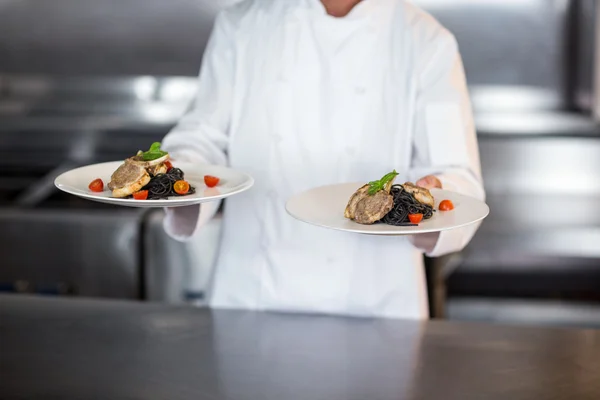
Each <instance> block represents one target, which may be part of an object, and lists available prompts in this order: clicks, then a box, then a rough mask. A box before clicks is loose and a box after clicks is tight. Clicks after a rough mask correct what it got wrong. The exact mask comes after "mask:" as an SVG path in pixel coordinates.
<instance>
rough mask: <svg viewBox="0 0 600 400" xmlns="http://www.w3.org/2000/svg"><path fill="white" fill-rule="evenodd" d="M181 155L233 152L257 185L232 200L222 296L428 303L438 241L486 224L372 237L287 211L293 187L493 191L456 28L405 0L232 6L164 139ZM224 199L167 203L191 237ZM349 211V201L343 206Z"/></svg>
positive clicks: (263, 303)
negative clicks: (376, 183) (385, 184)
mask: <svg viewBox="0 0 600 400" xmlns="http://www.w3.org/2000/svg"><path fill="white" fill-rule="evenodd" d="M163 147H164V148H165V149H166V150H168V151H169V152H170V153H171V155H172V158H173V159H174V161H175V162H178V161H180V162H192V163H209V164H215V165H228V166H231V167H233V168H235V169H238V170H242V171H245V172H247V173H249V174H251V175H252V176H253V177H254V178H255V180H256V184H255V186H254V187H253V189H252V190H250V191H248V192H246V193H244V194H242V195H239V196H234V197H232V198H231V199H229V200H227V202H226V204H225V211H224V215H223V224H224V225H223V233H222V238H221V244H220V250H219V253H218V256H217V261H216V265H215V267H214V268H215V270H214V274H213V280H212V284H211V287H210V291H209V299H210V304H211V306H212V307H218V308H238V309H253V310H273V311H285V312H308V313H324V314H341V315H353V316H376V317H388V318H413V319H424V318H427V317H428V311H427V310H428V307H427V295H426V286H425V277H424V266H423V253H426V254H428V255H429V256H432V257H435V256H441V255H444V254H448V253H451V252H455V251H458V250H461V249H462V248H463V247H464V246H465V245H466V244H467V243H468V242H469V240H470V239H471V237H472V236H473V234H474V233H475V230H476V227H470V228H464V229H458V230H453V231H448V232H442V233H440V234H428V235H419V236H414V237H412V238H410V239H407V238H404V237H372V236H364V235H357V234H352V233H345V232H337V231H330V230H327V229H322V228H318V227H314V226H311V225H308V224H305V223H302V222H298V221H296V220H295V219H293V218H291V217H290V216H288V215H287V213H286V211H285V202H286V200H287V199H288V198H289V197H290V196H292V195H293V194H296V193H299V192H302V191H304V190H307V189H310V188H314V187H316V186H321V185H328V184H335V183H342V182H368V181H372V180H374V179H378V178H379V177H381V176H383V175H384V174H385V173H387V172H389V171H390V170H392V169H396V170H397V171H398V172H399V173H400V176H399V178H398V180H399V181H400V182H404V181H405V180H411V181H417V183H418V184H419V185H422V186H425V187H429V188H432V187H443V188H444V189H448V190H452V191H456V192H460V193H463V194H466V195H470V196H474V197H476V198H478V199H483V198H484V191H483V186H482V181H481V172H480V163H479V154H478V149H477V139H476V135H475V129H474V126H473V117H472V112H471V106H470V102H469V96H468V93H467V87H466V82H465V76H464V70H463V66H462V61H461V57H460V55H459V51H458V47H457V43H456V41H455V39H454V37H453V36H452V34H451V33H449V32H448V31H447V30H446V29H444V27H442V26H441V25H440V24H439V23H438V22H437V21H436V20H435V19H434V18H432V17H431V16H430V15H428V14H427V13H425V12H423V11H422V10H420V9H418V8H416V7H415V6H414V5H412V4H410V3H408V2H404V1H401V0H364V1H360V0H286V1H281V0H246V1H242V2H241V3H239V4H236V5H234V6H232V7H230V8H228V9H225V10H224V11H222V12H221V13H220V14H219V15H218V17H217V19H216V22H215V26H214V29H213V32H212V35H211V38H210V41H209V43H208V45H207V48H206V51H205V54H204V58H203V62H202V68H201V72H200V77H199V79H198V86H197V99H196V101H195V104H194V106H193V109H192V110H191V111H190V112H189V113H188V114H187V115H186V116H185V117H184V118H183V119H182V120H181V121H180V123H179V124H178V125H177V126H176V127H175V128H174V129H173V131H172V132H170V133H169V134H168V135H167V136H166V138H165V139H164V143H163ZM218 207H219V204H218V203H207V204H203V205H201V206H190V207H184V208H176V209H168V210H166V218H165V229H166V231H167V232H168V233H169V235H171V236H172V237H174V238H176V239H178V240H186V239H187V238H190V237H191V236H193V235H194V233H196V232H197V231H198V230H200V229H202V226H203V224H205V223H206V222H207V221H208V220H209V219H210V218H212V217H213V216H214V214H215V212H216V211H217V209H218ZM340 212H343V210H340Z"/></svg>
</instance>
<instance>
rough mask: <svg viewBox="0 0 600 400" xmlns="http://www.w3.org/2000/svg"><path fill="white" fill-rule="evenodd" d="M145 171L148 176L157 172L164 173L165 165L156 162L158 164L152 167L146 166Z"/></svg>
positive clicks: (165, 171)
mask: <svg viewBox="0 0 600 400" xmlns="http://www.w3.org/2000/svg"><path fill="white" fill-rule="evenodd" d="M146 171H148V173H149V174H150V176H156V175H158V174H166V173H167V166H166V165H165V163H162V164H158V165H155V166H152V167H148V168H146Z"/></svg>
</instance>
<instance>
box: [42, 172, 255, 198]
mask: <svg viewBox="0 0 600 400" xmlns="http://www.w3.org/2000/svg"><path fill="white" fill-rule="evenodd" d="M122 163H123V162H122V161H114V162H107V163H102V164H94V165H88V166H86V167H81V168H76V169H73V170H71V171H68V172H65V173H64V174H62V175H60V176H59V177H58V178H56V180H55V181H54V184H55V185H56V187H57V188H59V189H60V190H62V191H64V192H67V193H70V194H73V195H75V196H79V197H82V198H84V199H88V200H92V201H98V202H101V203H108V204H115V205H119V206H126V207H140V208H152V207H182V206H189V205H192V204H199V203H205V202H209V201H216V200H220V199H224V198H226V197H229V196H233V195H235V194H238V193H242V192H244V191H246V190H248V189H250V188H251V187H252V185H254V179H252V177H251V176H249V175H247V174H244V173H242V172H238V171H235V170H232V169H230V168H226V167H219V166H214V165H193V164H185V163H174V164H175V166H176V167H177V168H181V169H182V170H183V172H184V174H185V179H186V180H187V181H188V182H189V183H190V185H192V186H193V187H195V188H196V193H194V194H190V195H188V196H181V197H169V198H168V200H135V199H120V198H115V197H112V195H111V191H110V190H108V188H107V187H106V186H107V185H108V182H110V176H111V175H112V173H113V172H114V171H115V170H116V169H117V168H118V167H119V166H120V165H121V164H122ZM204 175H213V176H217V177H219V178H220V182H219V184H218V185H217V186H216V187H214V188H208V187H206V185H205V184H204ZM96 178H100V179H102V181H103V182H104V191H103V192H101V193H94V192H92V191H90V190H89V189H88V185H89V184H90V182H92V181H93V180H94V179H96Z"/></svg>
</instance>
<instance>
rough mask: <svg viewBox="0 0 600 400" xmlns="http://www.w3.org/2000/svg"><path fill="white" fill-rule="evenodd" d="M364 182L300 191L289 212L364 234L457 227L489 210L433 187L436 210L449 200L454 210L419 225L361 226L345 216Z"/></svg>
mask: <svg viewBox="0 0 600 400" xmlns="http://www.w3.org/2000/svg"><path fill="white" fill-rule="evenodd" d="M363 185H364V183H363V184H361V183H350V184H339V185H330V186H323V187H319V188H316V189H311V190H309V191H306V192H304V193H301V194H298V195H296V196H294V197H292V198H291V199H290V200H288V202H287V204H286V210H287V212H288V213H289V214H290V215H291V216H292V217H294V218H296V219H298V220H300V221H303V222H306V223H309V224H312V225H316V226H320V227H323V228H329V229H335V230H339V231H346V232H355V233H362V234H367V235H414V234H417V233H428V232H440V231H445V230H449V229H456V228H460V227H463V226H467V225H470V224H473V223H475V222H478V221H481V220H482V219H484V218H485V217H487V215H488V214H489V212H490V209H489V207H488V206H487V204H485V203H484V202H482V201H480V200H477V199H474V198H472V197H468V196H463V195H461V194H458V193H455V192H450V191H447V190H441V189H433V190H431V193H432V194H433V196H434V198H435V209H436V210H437V209H438V205H439V203H440V201H442V200H445V199H448V200H451V201H452V203H454V207H455V208H454V210H452V211H436V212H435V213H434V214H433V217H431V218H430V219H428V220H425V221H423V222H421V223H420V224H419V226H391V225H386V224H382V223H379V224H374V225H361V224H359V223H356V222H354V221H351V220H349V219H347V218H344V210H345V208H346V205H347V204H348V200H350V196H352V194H353V193H354V192H355V191H356V190H357V189H358V188H360V187H361V186H363Z"/></svg>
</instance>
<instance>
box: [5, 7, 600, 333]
mask: <svg viewBox="0 0 600 400" xmlns="http://www.w3.org/2000/svg"><path fill="white" fill-rule="evenodd" d="M233 2H235V1H224V0H223V1H216V0H171V1H161V0H121V1H119V0H53V1H44V0H0V155H1V157H0V171H1V172H0V226H1V227H2V228H3V229H1V230H0V251H1V253H2V258H3V261H2V264H1V268H0V290H3V291H7V292H28V293H32V292H33V293H45V294H48V295H73V296H95V297H108V298H128V299H144V300H154V301H166V302H174V303H177V302H195V303H197V304H202V303H203V301H204V299H203V294H204V289H205V287H206V282H207V280H208V277H209V276H210V271H211V266H212V261H213V257H214V253H215V248H216V246H217V243H218V237H219V233H220V222H219V221H220V220H219V219H218V218H217V219H216V220H215V221H214V222H213V223H212V225H210V226H209V227H207V229H205V230H203V231H202V233H201V234H200V235H199V236H198V237H196V238H195V239H194V240H195V241H194V242H192V243H190V244H186V245H184V244H180V243H175V242H174V241H172V240H170V239H168V238H167V237H166V236H165V235H164V233H163V231H162V226H161V223H162V213H161V212H151V213H144V212H138V211H136V210H124V209H118V208H113V207H109V206H103V205H97V204H95V203H90V202H85V201H82V200H79V199H77V198H73V197H70V196H66V195H63V194H61V193H59V192H57V191H56V190H55V189H54V187H53V185H52V182H53V179H54V177H55V176H57V175H58V174H59V173H60V172H62V171H65V170H67V169H69V168H73V167H75V166H78V165H84V164H88V163H92V162H100V161H109V160H115V159H122V158H124V157H126V156H127V155H128V152H129V151H130V149H132V148H133V149H137V148H143V147H146V146H147V143H148V142H150V141H154V140H160V138H162V136H164V134H165V133H166V132H168V130H169V129H170V127H171V126H172V125H173V124H174V123H175V122H176V121H177V119H178V118H179V117H180V116H181V115H182V114H183V113H184V112H185V110H186V109H187V107H188V106H189V103H190V101H191V100H192V99H193V96H194V88H195V76H196V75H197V72H198V69H199V65H200V61H201V57H202V51H203V49H204V46H205V44H206V41H207V39H208V35H209V32H210V29H211V27H212V21H213V19H214V16H215V14H216V13H217V12H218V10H219V9H220V8H221V7H223V6H226V5H228V4H230V3H233ZM414 2H415V3H416V4H417V5H420V6H422V7H424V8H425V9H426V10H428V11H430V12H431V13H432V14H433V15H434V16H435V17H437V18H438V19H439V20H440V21H441V22H442V23H443V24H444V25H446V26H447V27H448V28H449V29H450V30H451V31H452V32H453V33H454V34H455V35H456V37H457V39H458V42H459V45H460V49H461V52H462V54H463V58H464V62H465V68H466V72H467V78H468V81H469V84H470V90H471V95H472V100H473V106H474V110H475V113H476V121H477V129H478V135H479V141H480V150H481V157H482V164H483V172H484V179H485V184H486V189H487V192H488V202H489V204H490V206H491V209H492V214H491V215H490V217H489V219H488V220H486V221H485V223H484V224H483V226H482V228H481V230H480V232H479V233H478V234H477V236H476V237H475V239H474V240H473V243H472V244H471V245H470V246H469V247H468V249H467V250H466V251H465V252H463V253H461V254H457V255H455V256H453V257H450V258H447V259H443V260H434V261H433V263H432V264H433V265H434V267H431V271H430V275H433V276H434V279H430V281H431V282H432V284H431V289H432V292H434V293H439V294H440V296H436V297H435V298H434V299H432V300H433V302H434V303H439V304H438V307H437V309H438V310H437V313H438V314H439V315H444V314H445V315H446V316H447V317H450V318H461V319H478V320H504V321H516V322H521V321H523V322H533V323H552V324H579V325H599V324H600V314H599V310H598V304H599V303H600V261H599V260H600V245H598V243H600V211H599V209H598V207H597V204H599V200H600V129H599V125H598V122H597V121H598V120H596V121H595V120H594V119H593V114H594V113H593V109H594V107H596V108H597V107H598V104H600V102H599V101H598V98H599V95H598V91H599V89H598V86H597V87H596V88H594V81H595V79H596V80H598V79H600V78H598V76H600V72H599V70H600V63H599V62H598V61H596V60H598V58H599V57H600V56H599V55H598V54H599V52H598V50H596V49H597V48H598V47H599V43H600V39H598V32H599V29H600V28H599V26H600V23H599V21H600V18H599V17H598V15H599V13H600V11H599V10H598V9H599V8H600V7H599V6H598V4H597V2H596V1H594V0H520V1H513V0H511V1H506V0H504V1H500V0H471V1H469V0H453V1H451V0H416V1H414ZM599 86H600V85H599ZM599 115H600V113H599ZM524 204H526V205H527V206H524ZM34 248H35V249H36V251H28V250H29V249H34ZM440 310H441V311H440Z"/></svg>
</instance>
